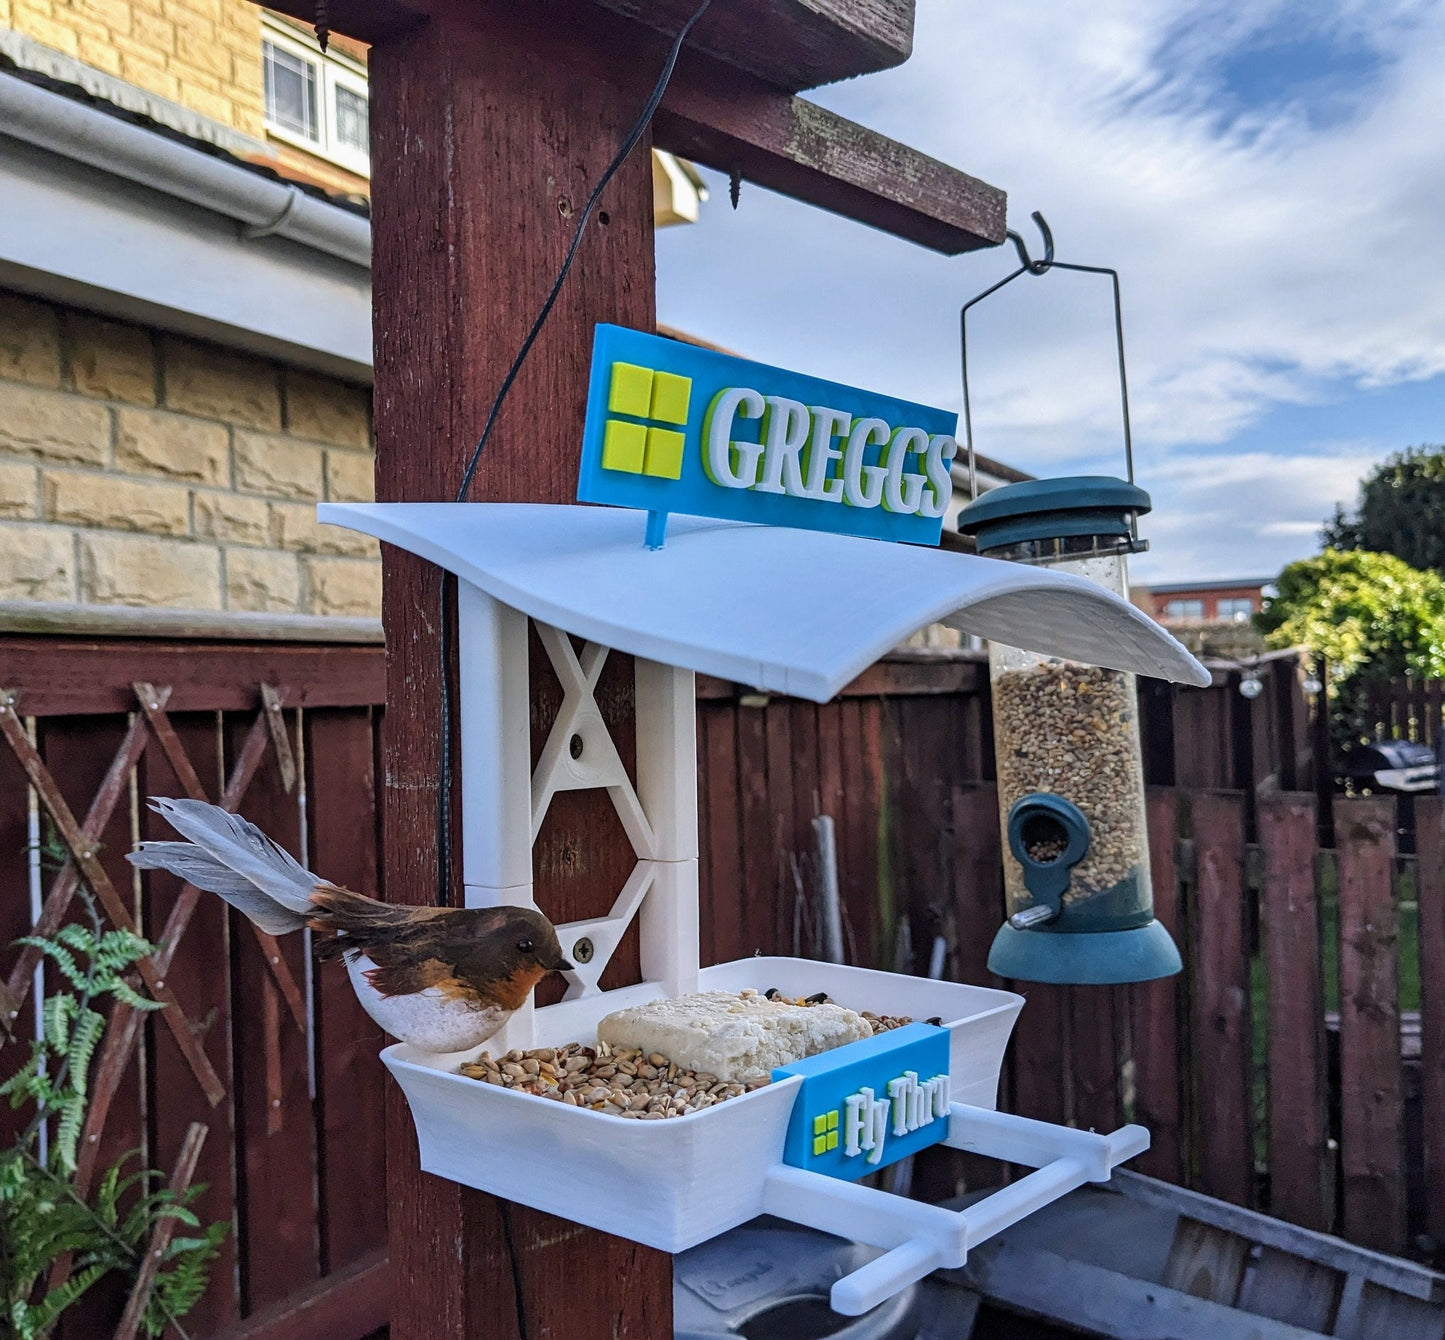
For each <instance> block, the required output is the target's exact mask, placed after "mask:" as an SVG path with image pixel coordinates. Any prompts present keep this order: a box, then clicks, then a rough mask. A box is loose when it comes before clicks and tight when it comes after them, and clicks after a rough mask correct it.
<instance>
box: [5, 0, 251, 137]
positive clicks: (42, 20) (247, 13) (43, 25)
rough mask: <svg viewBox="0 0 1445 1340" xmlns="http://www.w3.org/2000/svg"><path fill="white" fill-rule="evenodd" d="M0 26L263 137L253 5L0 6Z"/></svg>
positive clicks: (72, 0) (11, 2)
mask: <svg viewBox="0 0 1445 1340" xmlns="http://www.w3.org/2000/svg"><path fill="white" fill-rule="evenodd" d="M0 26H4V27H7V28H12V29H14V30H15V31H17V32H21V33H25V34H27V35H28V36H30V37H33V38H34V39H35V40H36V41H37V42H41V43H43V44H44V45H45V46H47V47H50V48H51V49H53V50H55V51H61V52H64V53H65V54H66V55H69V56H74V57H75V58H76V59H78V60H82V61H84V62H85V63H86V64H87V65H90V66H93V67H94V68H96V69H98V70H104V71H105V72H106V73H108V74H113V75H115V76H116V77H117V78H119V79H124V80H125V81H126V82H127V83H130V84H134V85H135V86H136V87H137V88H141V89H144V90H146V91H147V92H149V93H155V94H158V95H159V96H161V97H163V98H169V99H170V100H171V101H172V102H177V103H180V104H181V106H183V107H187V108H189V109H190V110H192V111H195V112H199V113H201V115H203V116H208V117H211V118H212V119H213V120H216V121H219V122H221V123H222V124H223V125H226V126H229V127H231V128H232V129H233V130H239V131H241V132H243V133H244V134H248V135H252V136H255V137H256V138H257V139H258V140H260V139H265V138H266V129H265V123H264V116H263V110H264V109H263V94H262V85H261V11H260V9H259V8H257V6H255V5H253V4H250V3H249V0H0Z"/></svg>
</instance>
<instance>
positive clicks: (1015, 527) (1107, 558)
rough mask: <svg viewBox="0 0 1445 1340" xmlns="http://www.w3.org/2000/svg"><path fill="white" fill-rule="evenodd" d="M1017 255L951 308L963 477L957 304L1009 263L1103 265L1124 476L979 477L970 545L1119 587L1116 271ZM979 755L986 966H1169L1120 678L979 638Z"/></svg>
mask: <svg viewBox="0 0 1445 1340" xmlns="http://www.w3.org/2000/svg"><path fill="white" fill-rule="evenodd" d="M1033 217H1034V220H1035V222H1036V223H1037V224H1038V226H1039V228H1040V231H1041V232H1042V233H1043V235H1044V241H1045V254H1044V258H1043V259H1042V260H1039V261H1034V260H1031V259H1030V257H1029V255H1028V253H1027V251H1026V250H1025V248H1024V244H1023V240H1022V239H1021V238H1020V237H1019V236H1018V234H1017V233H1010V234H1009V237H1010V238H1011V239H1012V240H1013V242H1014V245H1015V246H1016V247H1017V248H1018V251H1019V256H1020V261H1021V264H1020V265H1019V268H1018V269H1017V270H1015V271H1014V272H1013V273H1012V274H1010V275H1008V276H1007V277H1006V278H1004V279H1003V280H1001V281H999V283H997V284H995V285H993V286H992V287H991V288H989V289H987V290H985V291H984V292H983V293H981V294H979V295H978V297H976V298H974V299H973V300H972V301H970V302H969V303H967V304H966V305H965V306H964V308H963V313H962V318H961V327H962V331H963V337H964V338H963V355H964V364H963V366H964V377H963V387H964V422H965V432H966V434H967V448H968V456H969V475H970V479H971V480H973V479H975V478H976V476H975V473H974V470H973V427H972V412H971V408H970V405H969V399H968V361H967V358H968V344H967V315H968V310H969V308H971V307H973V306H974V305H975V304H977V303H979V302H981V301H982V300H983V299H984V298H987V297H988V296H989V295H990V294H993V293H996V292H997V291H998V290H999V289H1001V288H1002V287H1004V285H1006V284H1009V283H1011V282H1012V281H1013V280H1014V279H1017V278H1018V277H1019V276H1021V275H1025V274H1031V275H1041V274H1045V273H1047V272H1048V271H1049V270H1051V269H1063V270H1080V271H1084V272H1086V273H1091V274H1107V275H1109V276H1110V277H1111V278H1112V279H1113V283H1114V318H1115V334H1116V336H1117V341H1118V354H1119V386H1120V396H1121V401H1122V407H1123V419H1124V444H1125V457H1126V460H1127V465H1128V476H1129V477H1128V478H1127V479H1115V478H1113V477H1110V476H1105V475H1080V476H1074V477H1071V478H1063V479H1041V480H1029V481H1026V482H1023V483H1017V484H1009V485H1006V486H1004V487H1002V488H997V489H991V490H990V491H989V492H987V493H985V494H983V495H982V496H981V497H980V496H978V494H977V486H976V484H975V485H974V494H975V496H974V500H973V501H972V502H971V503H970V504H969V505H968V506H967V507H965V508H964V509H963V511H962V512H961V513H960V515H959V519H958V525H959V530H960V531H962V532H964V533H965V534H971V535H973V536H974V538H975V542H976V544H977V546H978V551H979V553H980V554H983V555H985V556H987V557H990V558H998V559H1004V560H1007V561H1009V562H1013V563H1018V564H1023V565H1025V566H1028V567H1031V568H1035V569H1038V570H1047V571H1050V572H1055V573H1068V574H1071V575H1073V576H1075V577H1078V578H1081V579H1083V580H1085V581H1088V582H1092V583H1094V584H1095V585H1097V586H1100V587H1102V588H1104V589H1105V590H1107V591H1110V592H1112V593H1113V594H1114V595H1116V596H1117V597H1119V598H1120V599H1121V600H1128V598H1129V575H1128V566H1127V562H1128V555H1129V554H1131V553H1137V552H1139V551H1140V550H1142V549H1144V548H1147V544H1146V543H1145V542H1143V541H1141V540H1139V538H1138V517H1139V516H1140V515H1141V514H1142V513H1145V512H1147V511H1149V509H1150V501H1149V495H1148V494H1147V493H1146V492H1145V491H1144V490H1143V489H1141V488H1139V487H1138V486H1137V485H1136V484H1135V483H1134V458H1133V446H1132V440H1131V436H1130V430H1129V400H1128V386H1127V381H1126V379H1125V373H1124V333H1123V320H1122V316H1121V309H1120V305H1119V279H1118V275H1117V274H1116V273H1115V272H1114V271H1113V270H1107V269H1102V268H1100V267H1097V266H1086V265H1067V264H1065V263H1063V262H1061V261H1055V260H1054V258H1053V239H1052V237H1051V236H1050V234H1049V231H1048V225H1047V224H1046V223H1045V222H1044V220H1043V218H1042V216H1041V215H1039V214H1035V215H1034V216H1033ZM989 677H990V680H991V682H992V688H993V731H994V754H995V757H996V760H997V767H998V794H999V817H1000V823H1001V827H1002V832H1003V849H1004V889H1005V895H1006V901H1007V908H1008V913H1009V916H1008V920H1007V921H1006V922H1005V923H1004V925H1003V926H1002V927H1000V929H999V931H998V934H997V936H996V937H995V939H994V942H993V946H992V948H991V950H990V952H989V959H988V966H989V969H990V970H991V971H992V972H995V973H998V974H999V975H1000V976H1001V977H1005V978H1008V979H1010V980H1014V981H1031V982H1055V983H1072V984H1077V985H1093V984H1107V983H1118V982H1140V981H1148V980H1151V979H1153V978H1157V977H1167V976H1170V975H1171V974H1173V973H1177V972H1178V971H1179V970H1180V968H1181V966H1182V964H1181V962H1180V959H1179V951H1178V949H1177V948H1176V947H1175V945H1174V942H1173V940H1172V939H1171V938H1170V936H1169V932H1168V931H1167V930H1165V929H1164V927H1163V926H1161V925H1160V924H1159V923H1158V922H1157V921H1155V920H1154V906H1153V895H1152V892H1151V887H1150V876H1149V840H1148V831H1147V828H1146V824H1145V810H1144V771H1143V765H1142V762H1141V756H1140V749H1139V720H1138V700H1137V696H1136V688H1135V680H1134V675H1133V674H1132V673H1131V672H1130V671H1129V670H1127V669H1123V668H1105V667H1104V666H1103V665H1102V664H1090V663H1087V662H1084V661H1079V660H1075V659H1071V658H1068V657H1060V656H1050V655H1046V654H1043V653H1041V652H1039V651H1037V650H1033V651H1028V650H1023V649H1021V648H1019V647H1018V646H1015V645H1012V644H1010V643H1009V641H1008V639H1007V638H1004V639H997V638H996V639H992V640H990V642H989Z"/></svg>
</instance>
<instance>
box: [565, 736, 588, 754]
mask: <svg viewBox="0 0 1445 1340" xmlns="http://www.w3.org/2000/svg"><path fill="white" fill-rule="evenodd" d="M585 747H586V741H584V740H583V738H582V737H581V736H580V735H574V736H573V737H572V738H571V739H570V740H568V741H567V752H568V753H569V754H571V755H572V757H573V758H581V757H582V750H583V749H584V748H585Z"/></svg>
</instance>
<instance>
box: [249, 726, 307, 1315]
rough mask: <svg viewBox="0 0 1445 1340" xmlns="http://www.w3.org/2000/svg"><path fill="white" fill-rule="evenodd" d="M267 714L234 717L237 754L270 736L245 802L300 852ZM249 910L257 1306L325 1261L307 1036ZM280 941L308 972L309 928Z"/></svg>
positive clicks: (298, 1284)
mask: <svg viewBox="0 0 1445 1340" xmlns="http://www.w3.org/2000/svg"><path fill="white" fill-rule="evenodd" d="M265 715H266V714H265V711H264V709H263V710H262V711H260V712H258V713H257V715H256V718H255V720H246V719H244V718H242V719H235V718H233V719H231V720H229V721H228V722H227V732H226V733H227V737H228V741H227V743H228V748H229V752H230V753H231V755H232V756H233V757H239V756H242V755H244V754H246V753H247V752H248V746H250V747H251V748H252V749H254V741H255V739H256V736H257V734H258V733H259V734H260V735H261V736H262V737H263V739H266V740H267V742H268V743H267V747H265V749H264V753H263V756H262V758H261V762H260V766H259V767H258V768H257V769H256V772H255V777H254V779H253V781H252V782H251V785H250V788H249V789H248V790H247V792H246V799H245V802H244V803H243V804H242V805H240V806H239V807H238V809H239V811H240V812H242V813H244V814H245V816H246V818H248V819H250V820H251V822H252V823H254V824H255V825H256V826H257V827H258V828H260V829H261V831H262V832H263V833H265V834H266V835H267V836H268V837H270V838H271V839H272V841H274V842H276V843H277V844H278V845H279V846H281V847H284V848H285V849H286V850H287V851H289V852H291V853H292V855H295V856H302V855H304V853H303V852H302V851H301V849H300V832H301V815H300V809H299V806H298V804H297V801H296V798H295V797H294V796H288V795H287V794H286V790H285V786H284V783H283V781H282V778H281V770H280V767H279V765H278V763H277V760H276V752H275V749H274V748H272V747H269V728H268V727H267V726H266V724H265ZM288 724H289V723H288ZM243 920H244V918H242V917H241V914H240V913H238V912H235V911H234V910H233V911H232V913H231V950H232V972H233V978H232V982H233V988H232V989H233V998H232V1006H231V1035H232V1044H231V1045H232V1056H233V1058H234V1061H233V1064H234V1066H235V1085H236V1126H237V1135H238V1141H239V1155H240V1159H239V1173H240V1189H241V1194H242V1203H241V1206H240V1243H239V1247H240V1253H241V1263H242V1266H243V1270H242V1278H241V1295H242V1300H243V1305H244V1310H245V1311H247V1312H250V1311H253V1310H255V1309H256V1308H258V1307H264V1306H265V1305H266V1304H267V1303H271V1302H274V1301H276V1300H277V1299H278V1298H282V1297H284V1296H285V1295H286V1294H288V1293H291V1292H292V1291H293V1290H295V1289H300V1288H304V1287H306V1286H307V1285H309V1284H311V1283H312V1282H313V1281H314V1280H315V1279H316V1278H317V1277H318V1275H319V1274H320V1262H319V1258H318V1243H317V1231H316V1225H317V1204H316V1149H315V1130H314V1127H313V1125H312V1122H311V1119H310V1094H309V1085H308V1075H307V1047H306V1039H305V1038H304V1037H303V1036H302V1035H301V1034H300V1033H298V1032H297V1030H295V1029H294V1028H291V1027H289V1026H288V1027H285V1028H282V1027H281V1026H280V1025H281V1014H280V1000H279V994H278V993H277V990H276V987H275V983H274V980H273V979H272V977H271V974H270V972H269V971H268V969H267V967H266V964H265V956H264V954H263V953H262V952H261V950H260V949H259V947H258V945H257V944H256V942H255V941H254V940H253V938H252V937H251V936H250V935H249V934H247V933H246V932H245V931H244V930H243V929H242V921H243ZM279 945H280V952H281V953H282V954H283V955H284V956H285V958H286V959H287V961H288V963H289V966H290V968H291V972H292V974H293V976H295V977H296V978H297V979H304V977H305V957H304V956H305V945H304V942H303V939H302V937H301V936H300V935H288V936H286V937H285V938H284V939H283V940H281V941H280V942H279Z"/></svg>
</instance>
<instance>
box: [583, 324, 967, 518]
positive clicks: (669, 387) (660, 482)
mask: <svg viewBox="0 0 1445 1340" xmlns="http://www.w3.org/2000/svg"><path fill="white" fill-rule="evenodd" d="M957 421H958V420H957V415H954V414H950V413H948V412H947V411H946V410H941V409H930V408H928V407H927V406H925V405H915V404H912V403H911V402H909V401H906V400H897V399H894V398H893V397H891V396H884V395H878V394H875V393H873V392H870V391H860V390H858V389H857V388H855V387H851V386H842V385H839V384H838V383H837V382H828V381H822V380H820V379H818V378H816V377H806V376H804V375H802V374H801V373H797V372H786V371H784V370H783V369H781V368H774V367H769V366H767V365H766V364H764V363H750V362H747V361H746V360H744V359H741V358H733V357H731V356H730V355H728V354H721V353H717V352H715V351H713V350H711V349H700V348H698V347H697V346H695V345H690V344H683V343H680V342H679V341H677V340H669V339H665V338H662V337H660V336H657V335H645V334H643V333H642V332H641V331H636V330H626V329H624V328H623V327H621V326H607V325H599V326H598V327H597V333H596V337H595V339H594V342H593V346H592V377H591V382H590V385H589V389H588V399H587V426H586V430H585V433H584V437H583V444H582V469H581V475H580V478H579V480H578V484H577V497H578V498H579V499H580V500H581V501H582V502H599V503H613V504H616V505H619V506H624V507H640V508H645V509H646V510H648V511H650V512H683V513H688V514H690V515H693V516H715V517H727V518H729V519H732V520H737V521H756V522H761V523H764V524H768V525H774V526H796V527H802V528H804V529H808V530H829V531H840V532H843V533H846V534H852V535H866V536H871V537H873V538H874V539H880V540H908V541H911V542H912V543H914V544H937V543H938V540H939V536H940V534H941V533H942V530H943V513H944V510H945V509H946V507H947V505H948V499H949V495H950V493H951V491H952V485H951V482H950V479H949V464H950V463H951V462H952V460H953V457H954V454H955V452H956V451H957V450H958V445H957V443H956V442H955V441H954V437H953V433H954V431H955V429H956V427H957Z"/></svg>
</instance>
